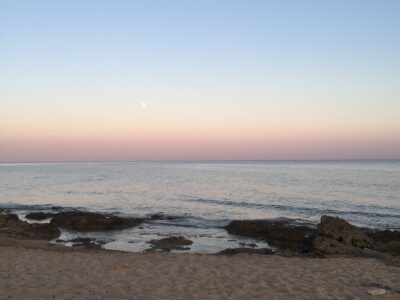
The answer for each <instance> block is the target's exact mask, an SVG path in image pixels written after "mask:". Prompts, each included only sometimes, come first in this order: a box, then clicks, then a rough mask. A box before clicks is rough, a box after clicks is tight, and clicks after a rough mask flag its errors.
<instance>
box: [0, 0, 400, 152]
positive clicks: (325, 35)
mask: <svg viewBox="0 0 400 300" xmlns="http://www.w3.org/2000/svg"><path fill="white" fill-rule="evenodd" d="M399 53H400V1H397V0H396V1H390V0H379V1H378V0H376V1H371V0H352V1H350V0H346V1H338V0H335V1H322V0H320V1H267V0H265V1H251V0H249V1H42V0H36V1H24V0H19V1H11V0H9V1H8V0H0V107H1V110H0V138H2V137H3V138H14V139H18V138H19V139H21V140H22V139H24V138H27V137H29V138H38V137H43V138H44V137H51V136H55V135H57V136H59V137H64V138H70V137H71V136H75V137H76V136H79V134H81V133H82V132H83V133H82V134H83V136H87V135H92V136H99V135H101V134H105V135H107V134H108V135H118V134H119V135H121V136H123V137H125V138H127V139H129V138H135V137H137V136H138V132H137V130H136V131H135V130H134V128H137V127H141V128H144V132H147V131H148V133H146V134H147V135H148V136H149V137H152V138H153V139H156V138H157V136H160V135H165V134H167V135H168V134H170V135H171V136H175V135H176V136H179V137H182V136H184V135H185V134H186V135H192V134H193V135H196V134H197V135H199V134H200V133H199V132H203V133H204V132H206V133H207V132H208V133H210V132H217V133H220V134H222V133H223V132H226V133H227V135H232V136H233V135H234V133H235V132H239V133H240V134H243V136H245V135H247V134H248V133H252V134H254V137H259V138H260V139H267V138H268V136H271V135H273V136H277V132H278V131H279V132H282V133H283V134H284V135H285V136H286V137H288V136H296V135H298V136H300V137H301V136H313V135H318V136H322V135H326V136H335V137H337V136H340V135H341V134H342V135H344V134H346V132H347V133H348V134H349V135H350V136H351V135H362V136H363V137H364V136H366V135H367V134H368V132H370V131H372V132H373V135H374V137H376V136H384V137H385V138H386V137H392V143H395V145H396V147H397V145H398V140H399V138H398V137H397V136H396V135H397V133H399V135H400V121H399V120H400V54H399ZM142 102H146V103H147V108H146V110H147V111H146V115H144V114H143V111H142V110H140V104H141V103H142ZM82 120H84V121H82ZM105 120H106V121H105ZM160 120H161V121H160ZM80 122H82V123H80ZM221 122H222V123H224V124H225V125H224V126H223V125H221V124H220V123H221ZM77 124H80V126H78V125H77ZM75 127H76V128H75ZM96 128H97V129H96ZM182 128H184V130H183V129H182ZM271 128H274V130H275V131H276V132H275V131H274V130H272V129H271ZM315 128H318V130H315ZM96 130H98V132H97V131H96ZM107 130H109V131H107ZM297 130H298V131H297ZM103 137H104V136H103ZM371 143H373V140H371ZM389 144H390V143H389ZM398 154H399V155H400V153H398ZM371 156H374V153H371Z"/></svg>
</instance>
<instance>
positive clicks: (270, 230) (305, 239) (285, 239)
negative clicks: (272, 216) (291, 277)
mask: <svg viewBox="0 0 400 300" xmlns="http://www.w3.org/2000/svg"><path fill="white" fill-rule="evenodd" d="M225 229H226V230H227V231H228V232H229V233H231V234H237V235H244V236H250V237H254V238H259V239H262V240H265V241H266V242H267V243H268V244H269V245H271V246H273V247H277V248H279V249H285V250H286V249H287V250H292V251H295V252H299V253H305V252H308V251H310V250H311V249H312V241H313V238H314V236H315V233H316V230H315V229H314V228H311V227H308V226H293V225H291V224H290V223H289V221H286V220H242V221H239V220H237V221H232V222H230V223H229V224H228V225H227V226H226V227H225Z"/></svg>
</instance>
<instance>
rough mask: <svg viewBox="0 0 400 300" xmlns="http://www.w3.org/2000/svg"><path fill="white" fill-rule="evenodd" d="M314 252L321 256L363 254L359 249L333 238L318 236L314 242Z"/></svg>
mask: <svg viewBox="0 0 400 300" xmlns="http://www.w3.org/2000/svg"><path fill="white" fill-rule="evenodd" d="M313 250H314V251H315V252H316V253H319V254H331V255H356V254H361V253H360V251H359V249H357V248H354V247H352V246H347V245H345V244H343V243H341V242H339V241H337V240H335V239H333V238H329V237H325V236H320V235H318V236H316V237H315V239H314V241H313Z"/></svg>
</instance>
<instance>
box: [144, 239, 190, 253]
mask: <svg viewBox="0 0 400 300" xmlns="http://www.w3.org/2000/svg"><path fill="white" fill-rule="evenodd" d="M148 243H149V244H151V246H152V249H153V250H155V249H158V250H162V251H167V252H169V251H171V250H189V249H190V248H188V247H185V246H190V245H192V244H193V242H192V241H191V240H188V239H187V238H185V237H183V236H171V237H168V238H163V239H159V240H151V241H150V242H148Z"/></svg>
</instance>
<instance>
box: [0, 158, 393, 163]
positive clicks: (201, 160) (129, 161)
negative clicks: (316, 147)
mask: <svg viewBox="0 0 400 300" xmlns="http://www.w3.org/2000/svg"><path fill="white" fill-rule="evenodd" d="M396 160H400V158H341V159H340V158H337V159H336V158H332V159H158V160H71V161H69V160H66V161H63V160H60V161H15V162H12V161H9V162H5V161H0V164H74V163H152V162H172V163H173V162H176V163H178V162H318V161H321V162H335V161H337V162H340V161H396Z"/></svg>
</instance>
